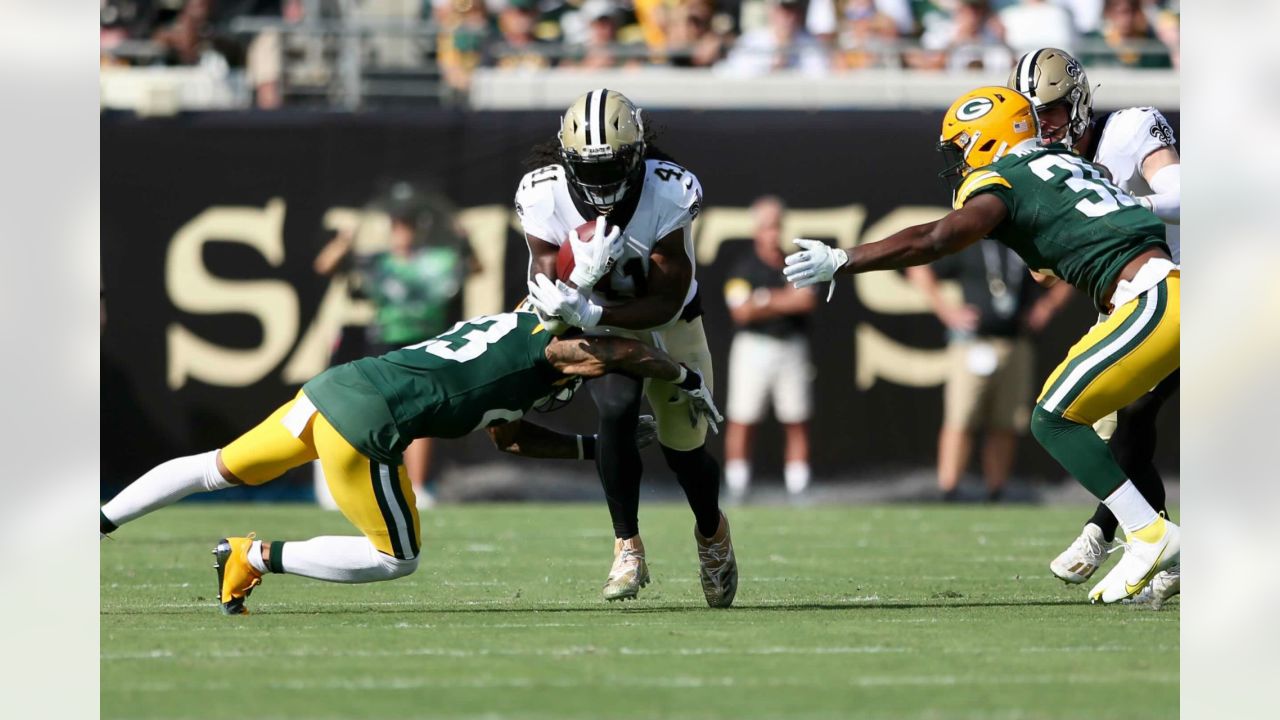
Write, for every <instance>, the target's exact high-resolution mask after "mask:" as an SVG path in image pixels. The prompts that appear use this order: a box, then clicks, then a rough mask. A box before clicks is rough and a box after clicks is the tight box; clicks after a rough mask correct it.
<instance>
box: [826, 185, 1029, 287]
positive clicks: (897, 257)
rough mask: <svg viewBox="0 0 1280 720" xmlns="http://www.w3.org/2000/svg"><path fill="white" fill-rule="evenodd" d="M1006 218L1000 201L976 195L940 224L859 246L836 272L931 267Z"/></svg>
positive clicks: (930, 224)
mask: <svg viewBox="0 0 1280 720" xmlns="http://www.w3.org/2000/svg"><path fill="white" fill-rule="evenodd" d="M1007 214H1008V210H1007V209H1006V208H1005V205H1004V202H1003V201H1002V200H1000V198H998V197H995V196H994V195H991V194H989V193H988V194H983V195H978V196H976V197H974V198H973V199H971V200H969V201H968V202H966V203H965V204H964V207H962V208H960V209H959V210H952V211H951V212H949V213H947V214H946V216H945V217H943V218H942V219H941V220H937V221H935V222H931V223H925V224H924V225H913V226H912V227H909V228H906V229H905V230H900V231H898V232H896V233H894V234H892V235H890V236H889V237H887V238H885V239H883V240H880V241H878V242H873V243H866V244H865V245H859V246H858V247H856V248H854V249H853V250H852V251H851V252H850V253H849V262H847V263H845V265H844V266H843V267H841V268H839V269H837V270H836V272H837V273H847V274H849V275H853V274H855V273H860V272H869V271H872V270H897V269H900V268H906V267H911V266H913V265H924V264H927V263H931V262H933V261H934V260H937V259H938V258H940V257H943V256H945V255H951V254H953V253H956V252H959V251H961V250H963V249H965V248H966V247H969V246H970V245H972V244H974V243H976V242H978V241H979V240H981V239H982V238H984V237H986V236H987V235H988V234H990V233H991V231H992V230H995V229H996V226H997V225H999V224H1000V222H1001V221H1003V220H1004V218H1005V216H1006V215H1007Z"/></svg>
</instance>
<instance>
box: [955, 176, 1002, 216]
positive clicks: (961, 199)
mask: <svg viewBox="0 0 1280 720" xmlns="http://www.w3.org/2000/svg"><path fill="white" fill-rule="evenodd" d="M997 187H1005V188H1012V187H1013V185H1010V184H1009V181H1008V180H1005V179H1004V176H1003V175H1001V174H1000V173H998V172H996V171H995V170H991V169H990V168H989V167H986V168H980V169H978V170H974V171H973V172H971V173H969V174H968V175H967V176H966V177H965V179H964V181H963V182H961V183H960V187H959V188H957V189H956V196H955V199H954V200H952V201H951V208H952V209H953V210H959V209H960V208H962V207H964V204H965V203H966V202H968V201H969V198H971V197H973V196H974V194H975V193H977V192H978V191H980V190H983V189H986V188H997Z"/></svg>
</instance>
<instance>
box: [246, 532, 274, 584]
mask: <svg viewBox="0 0 1280 720" xmlns="http://www.w3.org/2000/svg"><path fill="white" fill-rule="evenodd" d="M249 564H250V565H251V566H253V569H254V570H257V571H258V572H260V573H262V574H263V575H266V574H267V573H268V572H270V570H268V569H267V564H266V563H264V562H262V541H261V540H254V541H253V542H252V543H251V544H250V545H249Z"/></svg>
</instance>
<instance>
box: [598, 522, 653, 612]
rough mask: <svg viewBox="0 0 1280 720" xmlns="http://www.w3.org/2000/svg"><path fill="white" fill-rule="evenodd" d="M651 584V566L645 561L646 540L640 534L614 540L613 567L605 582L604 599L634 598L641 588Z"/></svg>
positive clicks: (611, 600)
mask: <svg viewBox="0 0 1280 720" xmlns="http://www.w3.org/2000/svg"><path fill="white" fill-rule="evenodd" d="M648 584H649V566H648V565H647V564H645V561H644V542H642V541H641V540H640V536H639V535H635V536H633V537H629V538H627V539H625V540H623V539H620V538H615V539H614V541H613V568H611V569H610V570H609V579H608V580H606V581H605V583H604V599H605V600H608V601H610V602H613V601H614V600H634V599H635V597H636V595H637V594H638V593H639V592H640V588H642V587H644V586H645V585H648Z"/></svg>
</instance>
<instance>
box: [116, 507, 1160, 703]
mask: <svg viewBox="0 0 1280 720" xmlns="http://www.w3.org/2000/svg"><path fill="white" fill-rule="evenodd" d="M731 512H732V514H731V520H732V522H733V531H734V538H735V545H736V548H737V553H738V558H739V565H740V569H741V581H740V586H739V591H738V597H737V601H736V602H735V605H734V607H733V608H732V609H729V610H710V609H708V608H707V607H706V606H705V603H704V602H703V600H702V594H701V590H700V588H699V586H698V580H697V559H696V556H695V553H694V545H693V540H692V536H691V527H692V519H691V516H690V514H689V512H688V509H687V508H685V507H684V506H682V505H659V504H653V503H649V504H645V505H643V506H642V507H641V524H642V525H641V526H642V529H643V531H644V538H645V544H646V550H647V554H648V557H649V563H650V570H651V571H652V573H653V581H654V582H653V584H651V585H649V587H648V588H646V589H645V590H644V591H642V592H641V595H640V598H639V599H638V600H637V601H635V602H628V603H626V604H613V605H610V604H607V603H605V602H604V601H603V600H601V599H600V592H599V590H600V585H601V584H602V583H603V581H604V576H605V574H606V573H607V572H608V568H609V564H610V562H611V560H612V555H611V553H612V542H611V537H612V533H611V532H610V529H609V523H608V515H607V512H606V510H605V508H604V506H603V504H601V505H599V506H596V505H472V506H453V507H445V508H441V509H439V510H433V511H429V512H426V513H424V514H423V523H422V524H423V551H424V554H423V564H422V566H421V567H420V568H419V570H418V572H417V573H416V574H414V575H412V576H409V577H407V578H402V579H400V580H397V581H394V582H390V583H378V584H372V585H332V584H327V583H321V582H315V581H311V580H307V579H305V578H297V577H290V576H268V577H266V578H265V579H264V581H263V584H262V586H261V587H259V588H258V589H257V590H255V591H254V594H253V596H252V597H251V598H250V599H249V603H248V604H249V607H250V609H251V610H252V612H253V614H252V615H250V616H247V617H225V616H223V615H222V614H221V613H220V612H219V611H218V609H217V607H216V606H215V604H214V603H215V592H214V571H213V569H212V562H213V558H212V556H211V555H210V553H209V551H210V549H211V548H212V546H213V544H214V542H215V541H216V540H217V539H218V538H219V537H221V536H223V535H226V534H243V533H245V532H247V531H249V530H256V531H257V532H258V535H259V537H262V538H264V539H275V538H283V539H290V538H293V539H304V538H307V537H311V536H315V535H325V534H340V535H346V534H352V529H351V528H350V526H349V525H348V524H347V523H346V521H345V520H344V519H343V518H342V516H341V515H339V514H337V513H328V512H324V511H321V510H316V509H313V508H311V507H303V506H269V505H251V506H242V505H194V506H192V505H183V506H179V507H174V508H169V509H167V510H164V511H161V512H159V513H156V514H155V515H152V516H150V517H147V518H143V519H142V520H139V521H137V522H135V523H133V524H131V525H129V526H127V527H125V528H122V529H121V530H120V531H118V532H117V533H116V534H115V539H114V540H111V541H107V542H104V543H102V548H101V558H102V591H101V593H102V594H101V604H102V626H101V627H102V638H101V640H102V645H101V688H102V689H101V693H102V695H101V701H102V717H104V718H175V719H176V718H219V719H221V718H254V719H255V720H266V719H269V718H308V719H312V718H314V719H318V720H319V719H328V718H383V717H387V718H390V717H394V718H398V719H407V718H492V719H497V718H547V719H550V718H734V719H738V718H765V717H776V718H796V719H799V718H948V719H950V718H974V719H982V720H993V719H997V718H1081V719H1082V720H1102V719H1103V718H1126V719H1130V720H1131V719H1133V718H1142V717H1150V718H1162V719H1163V718H1170V717H1176V716H1177V714H1178V625H1179V621H1178V609H1179V605H1178V603H1177V602H1176V601H1175V602H1174V603H1172V604H1171V605H1170V606H1166V608H1165V609H1164V610H1161V611H1159V612H1156V611H1152V610H1150V609H1149V608H1147V607H1144V606H1116V607H1092V606H1090V605H1089V604H1088V602H1087V599H1086V592H1087V586H1079V587H1067V586H1065V585H1063V584H1062V583H1060V582H1059V581H1058V580H1056V579H1054V578H1053V577H1052V576H1050V575H1049V572H1048V568H1047V564H1048V561H1049V559H1050V558H1051V557H1052V556H1053V555H1054V554H1055V553H1056V552H1058V551H1059V550H1060V549H1061V548H1062V547H1063V546H1064V545H1063V544H1064V543H1065V542H1066V541H1068V540H1070V539H1071V536H1072V533H1073V532H1074V531H1075V530H1076V528H1077V526H1078V523H1079V522H1080V520H1081V519H1082V518H1083V517H1084V516H1085V515H1086V514H1087V511H1086V510H1085V509H1084V508H1034V507H996V508H991V507H984V506H973V507H941V506H931V507H930V506H922V507H917V506H882V507H854V506H840V507H835V506H824V507H813V508H788V507H750V508H739V509H734V510H732V511H731Z"/></svg>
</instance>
